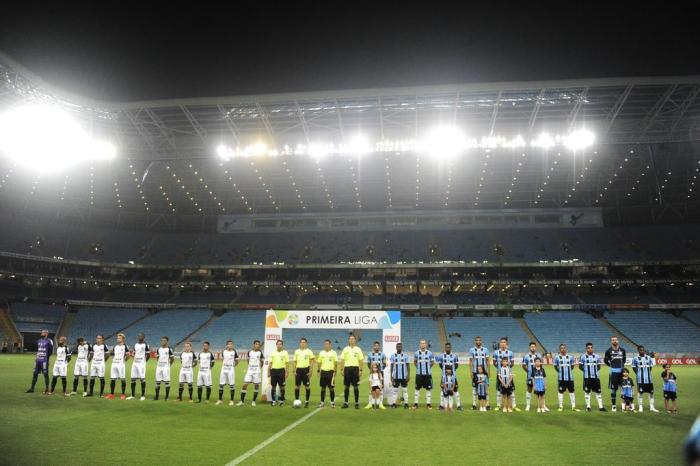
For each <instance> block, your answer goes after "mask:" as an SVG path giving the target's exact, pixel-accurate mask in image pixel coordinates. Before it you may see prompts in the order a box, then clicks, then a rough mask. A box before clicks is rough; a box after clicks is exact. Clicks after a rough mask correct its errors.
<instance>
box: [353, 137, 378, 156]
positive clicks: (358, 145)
mask: <svg viewBox="0 0 700 466" xmlns="http://www.w3.org/2000/svg"><path fill="white" fill-rule="evenodd" d="M347 149H348V152H349V153H351V154H357V155H363V154H366V153H368V152H370V151H371V150H372V145H371V144H370V142H369V140H368V139H367V138H366V137H365V136H364V135H362V134H357V135H355V136H354V137H353V138H352V139H350V141H349V142H348V146H347Z"/></svg>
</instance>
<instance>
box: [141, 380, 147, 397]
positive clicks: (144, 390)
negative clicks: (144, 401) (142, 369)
mask: <svg viewBox="0 0 700 466" xmlns="http://www.w3.org/2000/svg"><path fill="white" fill-rule="evenodd" d="M141 396H146V381H145V380H141Z"/></svg>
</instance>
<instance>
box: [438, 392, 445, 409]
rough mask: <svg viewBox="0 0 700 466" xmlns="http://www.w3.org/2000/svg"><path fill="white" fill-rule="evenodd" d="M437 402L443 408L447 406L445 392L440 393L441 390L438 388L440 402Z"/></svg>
mask: <svg viewBox="0 0 700 466" xmlns="http://www.w3.org/2000/svg"><path fill="white" fill-rule="evenodd" d="M439 404H440V406H442V407H443V408H446V407H447V397H445V394H444V393H442V390H440V403H439Z"/></svg>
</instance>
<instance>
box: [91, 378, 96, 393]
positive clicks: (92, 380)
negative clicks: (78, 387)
mask: <svg viewBox="0 0 700 466" xmlns="http://www.w3.org/2000/svg"><path fill="white" fill-rule="evenodd" d="M94 389H95V379H94V378H92V379H90V395H92V392H93V390H94Z"/></svg>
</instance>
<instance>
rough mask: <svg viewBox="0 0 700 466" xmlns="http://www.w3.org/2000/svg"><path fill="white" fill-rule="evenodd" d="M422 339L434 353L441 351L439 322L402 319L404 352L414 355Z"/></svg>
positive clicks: (416, 318) (422, 318)
mask: <svg viewBox="0 0 700 466" xmlns="http://www.w3.org/2000/svg"><path fill="white" fill-rule="evenodd" d="M421 339H425V340H427V342H428V344H429V345H430V349H431V350H432V351H433V352H437V351H440V349H441V346H442V345H441V341H440V333H439V332H438V321H437V320H436V319H433V318H432V317H405V318H402V319H401V341H402V342H403V345H404V351H406V352H407V353H410V354H413V353H414V352H415V351H416V350H417V349H418V343H419V342H420V340H421ZM370 345H371V342H370ZM456 349H457V348H455V350H456Z"/></svg>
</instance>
